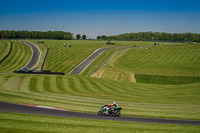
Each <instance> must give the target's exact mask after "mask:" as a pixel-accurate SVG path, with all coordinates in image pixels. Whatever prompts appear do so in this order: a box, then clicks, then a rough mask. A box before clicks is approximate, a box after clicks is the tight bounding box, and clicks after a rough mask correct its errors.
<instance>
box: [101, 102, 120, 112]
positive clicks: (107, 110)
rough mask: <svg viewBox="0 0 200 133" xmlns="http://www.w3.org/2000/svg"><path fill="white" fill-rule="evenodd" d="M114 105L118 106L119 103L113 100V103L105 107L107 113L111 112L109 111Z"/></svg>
mask: <svg viewBox="0 0 200 133" xmlns="http://www.w3.org/2000/svg"><path fill="white" fill-rule="evenodd" d="M113 107H118V104H117V103H116V102H113V103H112V104H108V105H106V106H105V107H104V109H105V110H106V112H105V114H107V115H108V114H109V112H110V111H111V110H112V109H114V108H113Z"/></svg>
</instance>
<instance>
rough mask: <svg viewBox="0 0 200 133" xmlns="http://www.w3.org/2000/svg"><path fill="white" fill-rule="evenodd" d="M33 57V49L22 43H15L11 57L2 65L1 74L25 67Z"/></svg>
mask: <svg viewBox="0 0 200 133" xmlns="http://www.w3.org/2000/svg"><path fill="white" fill-rule="evenodd" d="M31 56H32V52H31V48H30V47H29V46H28V45H27V44H24V43H22V42H19V41H13V49H12V52H11V53H10V55H9V56H8V57H7V58H6V59H5V60H4V61H3V62H2V63H1V67H0V72H13V71H14V70H18V69H20V68H21V67H23V66H25V65H26V64H27V63H28V62H29V60H30V58H31Z"/></svg>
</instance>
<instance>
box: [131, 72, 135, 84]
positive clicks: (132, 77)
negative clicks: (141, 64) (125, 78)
mask: <svg viewBox="0 0 200 133" xmlns="http://www.w3.org/2000/svg"><path fill="white" fill-rule="evenodd" d="M131 82H133V83H136V79H135V73H133V74H131Z"/></svg>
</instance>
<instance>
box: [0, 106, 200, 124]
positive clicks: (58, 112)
mask: <svg viewBox="0 0 200 133" xmlns="http://www.w3.org/2000/svg"><path fill="white" fill-rule="evenodd" d="M0 111H1V112H15V113H24V114H34V115H45V116H56V117H71V118H83V119H96V120H113V121H128V122H143V123H160V124H179V125H200V121H191V120H173V119H155V118H142V117H128V116H120V117H112V116H98V115H97V114H89V113H80V112H71V111H65V110H63V109H56V108H55V109H54V108H52V107H37V106H28V105H22V104H13V103H6V102H0Z"/></svg>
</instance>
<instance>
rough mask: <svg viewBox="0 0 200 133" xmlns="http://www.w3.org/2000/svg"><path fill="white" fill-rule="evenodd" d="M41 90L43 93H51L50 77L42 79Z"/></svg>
mask: <svg viewBox="0 0 200 133" xmlns="http://www.w3.org/2000/svg"><path fill="white" fill-rule="evenodd" d="M43 89H44V91H52V90H51V86H50V77H48V76H45V77H44V82H43Z"/></svg>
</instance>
